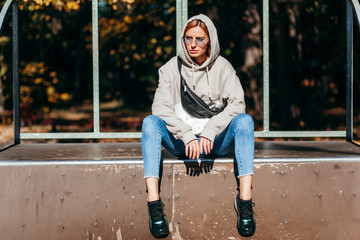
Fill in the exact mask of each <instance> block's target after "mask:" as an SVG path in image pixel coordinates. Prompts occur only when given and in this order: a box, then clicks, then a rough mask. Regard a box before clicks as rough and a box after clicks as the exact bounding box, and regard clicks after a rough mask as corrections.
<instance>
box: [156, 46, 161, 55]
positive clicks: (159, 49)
mask: <svg viewBox="0 0 360 240" xmlns="http://www.w3.org/2000/svg"><path fill="white" fill-rule="evenodd" d="M155 52H156V54H157V55H160V54H161V53H162V49H161V46H158V47H157V48H156V50H155Z"/></svg>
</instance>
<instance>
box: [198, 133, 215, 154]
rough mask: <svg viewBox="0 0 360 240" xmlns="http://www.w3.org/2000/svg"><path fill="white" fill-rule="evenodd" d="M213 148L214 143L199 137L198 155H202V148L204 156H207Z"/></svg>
mask: <svg viewBox="0 0 360 240" xmlns="http://www.w3.org/2000/svg"><path fill="white" fill-rule="evenodd" d="M213 147H214V143H213V142H212V141H211V140H209V139H207V138H205V137H200V153H202V149H203V148H204V152H205V155H208V154H210V152H211V150H212V149H213Z"/></svg>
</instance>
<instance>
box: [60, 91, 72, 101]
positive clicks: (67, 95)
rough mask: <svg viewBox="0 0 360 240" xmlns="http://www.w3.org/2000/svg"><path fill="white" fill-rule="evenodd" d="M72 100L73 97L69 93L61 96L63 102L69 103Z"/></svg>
mask: <svg viewBox="0 0 360 240" xmlns="http://www.w3.org/2000/svg"><path fill="white" fill-rule="evenodd" d="M70 98H71V96H70V94H68V93H62V94H60V99H61V100H63V101H68V100H70Z"/></svg>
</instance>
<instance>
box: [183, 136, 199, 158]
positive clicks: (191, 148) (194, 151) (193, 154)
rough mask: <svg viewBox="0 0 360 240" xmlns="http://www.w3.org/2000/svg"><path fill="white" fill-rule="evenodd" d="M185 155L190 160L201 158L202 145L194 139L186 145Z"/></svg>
mask: <svg viewBox="0 0 360 240" xmlns="http://www.w3.org/2000/svg"><path fill="white" fill-rule="evenodd" d="M185 155H186V156H187V157H188V158H189V159H195V158H199V157H200V144H199V141H198V140H197V139H194V140H192V141H190V142H188V143H187V144H186V145H185Z"/></svg>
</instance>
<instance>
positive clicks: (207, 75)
mask: <svg viewBox="0 0 360 240" xmlns="http://www.w3.org/2000/svg"><path fill="white" fill-rule="evenodd" d="M206 79H207V82H208V95H209V99H210V102H212V97H211V90H210V89H211V87H210V78H209V67H208V66H206Z"/></svg>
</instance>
